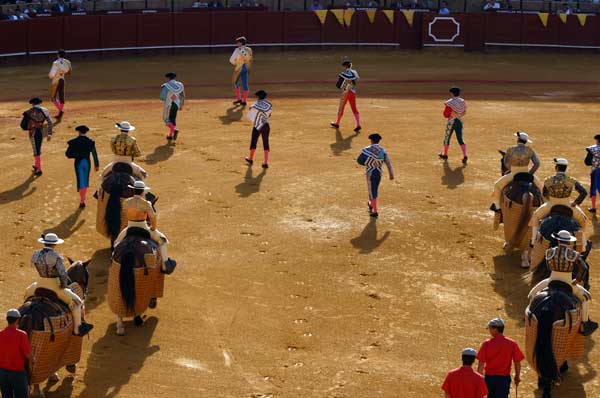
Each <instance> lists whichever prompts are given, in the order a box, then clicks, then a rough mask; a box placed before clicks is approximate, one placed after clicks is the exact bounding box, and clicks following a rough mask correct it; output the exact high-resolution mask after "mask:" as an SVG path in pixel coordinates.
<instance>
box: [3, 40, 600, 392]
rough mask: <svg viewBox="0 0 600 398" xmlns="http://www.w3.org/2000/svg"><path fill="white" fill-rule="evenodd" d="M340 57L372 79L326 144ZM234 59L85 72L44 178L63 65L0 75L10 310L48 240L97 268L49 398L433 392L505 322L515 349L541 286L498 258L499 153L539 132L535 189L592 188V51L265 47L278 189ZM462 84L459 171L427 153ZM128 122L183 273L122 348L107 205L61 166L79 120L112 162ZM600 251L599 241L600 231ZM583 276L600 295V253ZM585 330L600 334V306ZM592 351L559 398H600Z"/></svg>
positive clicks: (78, 74) (599, 355) (120, 63)
mask: <svg viewBox="0 0 600 398" xmlns="http://www.w3.org/2000/svg"><path fill="white" fill-rule="evenodd" d="M344 55H348V56H350V57H352V59H353V60H354V62H355V67H356V69H358V71H359V72H360V75H361V76H362V78H363V80H362V82H361V84H360V89H359V100H358V106H359V108H360V111H361V115H362V120H363V123H362V124H363V128H364V130H363V132H362V133H361V134H354V133H353V132H352V128H353V120H352V114H351V112H349V111H348V113H347V115H346V117H345V119H344V120H343V122H342V128H341V132H340V133H336V132H335V131H334V130H332V129H330V128H329V127H328V123H329V121H330V120H332V119H333V118H334V116H335V113H336V109H337V103H338V101H337V91H336V90H335V86H334V83H335V79H336V77H335V76H336V74H337V73H338V69H339V68H338V65H339V61H340V60H341V59H342V57H343V56H344ZM228 56H229V54H225V53H221V54H205V55H188V56H184V55H180V56H175V57H170V58H166V59H165V57H158V56H156V57H146V56H144V57H141V56H140V57H137V58H126V59H123V60H121V59H119V58H116V57H113V58H111V59H109V60H103V61H85V62H84V61H76V62H74V67H75V73H74V75H73V76H72V78H70V79H69V81H68V83H67V96H68V98H67V100H68V102H67V107H66V116H65V119H64V121H63V122H62V123H61V124H60V125H58V126H57V127H56V129H55V135H54V137H53V139H52V141H51V142H49V143H47V142H45V143H44V148H43V149H44V157H43V162H44V175H43V176H42V177H41V178H39V179H33V178H32V177H31V175H30V167H31V164H32V158H31V148H30V144H29V141H28V139H27V137H26V133H25V132H23V131H21V130H20V129H19V126H18V123H19V120H20V114H21V113H22V112H23V111H24V110H25V109H27V105H28V104H27V99H28V98H29V97H31V96H34V95H43V96H44V97H43V98H44V99H45V100H46V105H49V108H51V107H52V104H50V103H49V102H48V101H47V78H46V74H47V70H48V65H49V62H50V61H48V64H43V65H33V66H28V67H3V68H2V69H0V93H2V94H0V101H1V107H0V158H2V160H3V171H2V173H1V175H0V225H1V226H2V230H3V234H2V241H3V242H2V245H3V247H4V248H5V249H6V250H5V251H4V255H3V256H2V258H3V260H2V261H0V308H1V309H2V311H4V309H6V308H8V307H11V306H17V305H19V304H20V303H21V295H22V292H23V290H24V289H25V287H26V286H27V285H28V284H29V283H30V282H31V281H32V279H33V278H34V272H35V271H34V270H33V269H32V268H30V267H29V260H30V257H31V253H32V251H33V250H34V249H35V248H37V247H38V245H37V243H36V242H35V240H36V239H37V238H38V237H39V235H40V234H41V233H42V232H44V231H55V232H57V233H58V234H60V235H61V236H62V237H64V238H66V239H67V243H66V244H65V245H64V246H62V247H61V248H60V250H61V252H62V253H64V254H65V255H69V256H71V257H73V258H76V259H87V258H92V260H93V261H92V265H91V275H92V280H91V286H90V290H89V297H88V301H87V308H88V318H89V320H90V321H91V322H92V323H94V324H95V326H96V327H95V329H94V330H93V332H92V333H91V336H90V339H86V340H85V342H84V353H83V359H82V361H81V363H80V364H79V365H80V366H79V369H78V371H77V374H76V376H75V377H74V378H69V377H67V374H66V372H64V371H61V377H62V379H61V381H60V382H59V383H58V384H56V385H54V386H51V387H49V390H48V397H70V396H72V397H85V398H100V397H119V398H141V397H158V396H162V397H235V398H239V397H255V398H258V397H263V398H266V397H284V398H295V397H330V398H333V397H337V398H342V397H347V398H351V397H361V398H362V397H389V398H392V397H415V398H417V397H419V398H422V397H438V396H442V393H441V390H440V385H441V383H442V381H443V378H444V376H445V374H446V372H447V371H448V370H450V369H452V368H454V367H456V366H458V365H459V362H460V351H461V349H462V348H463V347H466V346H473V347H476V346H479V344H480V343H481V341H483V339H485V338H486V337H487V331H486V328H485V325H486V321H487V320H488V319H490V318H493V317H496V316H502V317H503V318H505V319H506V320H507V330H506V332H507V335H508V336H510V337H513V338H515V339H517V340H518V341H519V343H520V344H521V345H522V347H523V348H524V322H523V311H524V308H525V306H526V295H527V292H528V287H527V286H526V284H525V282H523V281H522V279H521V276H522V272H521V270H520V269H519V268H518V264H519V254H518V253H509V254H506V253H504V252H503V250H502V242H503V239H502V234H501V231H496V232H495V231H493V230H492V226H491V218H492V217H491V214H490V212H489V211H487V208H488V206H489V202H490V192H491V189H492V184H493V181H494V180H495V179H496V178H497V176H498V174H499V155H498V153H497V149H504V148H506V147H507V146H508V145H511V144H512V143H513V141H514V140H513V138H512V137H511V135H512V133H513V132H515V131H516V130H517V129H520V130H523V131H527V132H529V133H530V135H531V136H532V138H533V139H534V140H535V145H534V146H535V148H536V149H537V151H538V153H539V154H540V156H541V160H542V167H541V169H540V171H539V175H540V176H547V175H549V174H550V173H551V172H552V163H551V159H552V158H553V157H556V156H559V155H560V156H564V157H567V158H568V159H570V160H571V161H572V166H571V167H570V168H571V172H572V174H573V175H574V176H575V177H576V178H578V179H579V180H580V181H582V182H584V183H585V185H586V186H587V185H588V184H589V181H588V179H589V178H588V169H587V168H586V167H585V166H584V164H583V157H584V155H585V153H584V150H583V148H584V147H585V146H587V145H590V144H592V143H593V140H592V137H593V135H594V134H595V133H597V132H598V131H599V126H598V124H597V122H598V120H599V117H600V109H599V108H598V105H597V103H598V100H599V99H600V93H599V92H598V84H599V83H600V81H599V79H598V77H597V71H598V68H599V67H600V58H598V56H594V55H575V54H562V55H560V54H554V55H550V54H541V53H540V54H538V53H533V54H527V53H514V54H508V53H502V54H487V55H484V54H464V53H463V52H462V51H424V52H419V53H416V52H414V53H404V52H392V51H366V52H362V53H361V52H356V51H353V50H347V51H345V52H341V51H328V52H325V51H323V52H286V53H279V52H265V51H264V50H260V49H259V50H257V51H256V63H255V68H254V70H253V71H252V74H251V77H250V78H251V88H252V89H253V90H255V89H259V88H264V89H266V90H267V91H269V93H270V99H271V101H272V102H273V104H274V113H273V118H272V127H271V131H272V133H271V140H272V157H271V168H269V169H268V171H266V172H265V171H263V170H262V169H261V168H260V165H258V166H254V167H253V168H248V167H246V166H245V164H244V161H243V157H244V156H245V155H246V151H247V146H248V142H249V138H250V129H251V127H250V122H248V121H247V120H246V119H245V115H243V114H242V112H240V111H239V109H237V110H236V109H233V108H232V107H231V105H230V104H231V102H230V101H231V98H230V92H231V90H230V86H229V80H230V72H231V71H230V67H229V65H228V63H227V59H228ZM170 70H175V71H177V72H178V74H179V78H180V79H181V80H182V81H183V82H184V83H185V84H186V85H187V94H188V97H189V102H188V103H187V106H186V109H185V110H184V111H183V112H181V113H180V116H179V125H180V129H181V134H180V139H179V141H178V142H177V145H176V146H168V145H166V140H165V138H164V137H165V132H166V129H165V128H164V126H163V125H162V123H161V112H162V110H161V103H160V102H159V101H158V93H159V85H160V84H161V83H162V75H163V74H164V73H165V72H167V71H170ZM552 81H555V82H554V83H553V82H552ZM452 84H459V85H460V86H462V87H463V94H464V97H465V98H466V99H467V101H468V103H469V114H468V117H467V118H466V119H465V128H466V130H465V134H466V140H467V142H468V144H469V149H470V155H469V156H470V160H469V165H468V166H466V167H463V166H462V165H461V163H460V151H459V148H458V146H457V145H456V143H455V141H453V143H452V147H451V153H450V155H451V158H450V161H449V162H448V163H446V164H444V163H443V162H440V161H439V160H438V159H437V156H436V154H437V151H438V150H439V148H440V145H441V140H442V136H443V128H444V125H445V122H444V119H443V118H442V115H441V112H442V101H443V100H444V99H445V98H446V95H447V89H448V87H449V86H450V85H452ZM51 111H52V113H54V109H51ZM120 120H129V121H130V122H132V123H133V124H134V125H136V126H137V127H138V129H137V130H136V131H135V134H134V135H135V136H136V137H137V139H138V142H139V145H140V147H141V149H142V151H143V152H144V156H143V157H142V160H141V164H142V166H143V167H145V168H146V169H147V170H148V171H149V174H150V177H149V180H148V183H149V185H150V186H151V187H152V190H153V191H154V192H155V193H156V194H158V195H159V196H160V200H159V202H158V211H159V227H160V229H161V230H162V231H163V232H165V233H166V234H167V236H169V238H170V239H171V240H172V249H171V252H172V254H173V256H174V257H175V258H176V259H177V260H178V261H179V263H180V265H179V267H178V269H177V271H176V272H175V274H173V275H172V276H170V277H168V280H167V286H166V288H167V290H166V294H165V298H164V299H163V300H161V301H160V302H159V306H158V308H157V309H156V310H151V311H150V312H148V313H147V316H148V318H147V322H146V324H145V325H144V326H143V327H142V328H135V327H134V326H133V325H132V323H131V322H129V323H128V324H127V332H128V335H127V336H126V337H117V336H116V335H115V333H114V328H115V317H114V316H113V314H112V313H111V312H110V310H109V309H108V306H107V303H106V289H107V276H108V267H109V256H110V252H109V249H108V246H109V243H108V242H107V241H106V240H105V239H104V238H102V237H101V236H100V235H99V234H98V233H97V232H96V231H95V211H96V207H95V200H94V199H90V200H89V206H88V207H87V208H86V209H85V210H83V211H79V210H78V208H77V205H78V194H77V192H76V191H75V179H74V175H73V174H74V173H73V166H72V161H70V160H68V159H66V158H65V156H64V151H65V149H66V141H67V140H68V139H70V138H72V137H73V136H74V135H75V132H74V131H73V128H74V127H75V126H76V125H79V124H83V123H85V124H87V125H88V126H90V127H91V128H92V131H91V133H90V136H91V137H92V138H93V139H95V140H96V143H97V147H98V148H99V152H100V158H101V163H102V165H105V164H106V163H107V162H108V161H109V160H110V159H111V153H110V149H109V145H108V143H109V138H110V136H112V135H113V134H114V133H115V132H116V130H115V129H114V128H113V126H114V123H115V122H116V121H120ZM372 131H378V132H380V133H381V134H382V135H383V141H382V145H383V146H384V147H385V148H386V149H387V150H388V151H389V153H390V156H391V159H392V162H393V164H394V167H395V169H396V174H397V179H396V180H395V181H389V180H387V179H385V180H384V181H383V183H382V188H381V199H380V214H381V217H380V218H379V220H377V221H373V220H370V219H369V216H368V214H367V209H366V199H367V192H366V186H365V185H366V184H365V182H364V171H363V170H362V168H361V167H359V166H358V165H357V164H356V161H355V158H356V157H357V155H358V153H359V151H360V149H361V148H362V147H363V146H365V145H367V144H368V140H367V135H368V134H369V133H370V132H372ZM257 155H258V163H260V161H261V159H262V152H261V151H260V150H259V151H257ZM92 181H93V185H94V186H95V185H96V184H97V181H98V180H97V177H96V176H94V177H93V178H92ZM92 192H93V190H92ZM588 204H589V202H586V203H585V206H586V207H587V206H588ZM594 227H595V230H597V228H599V224H598V223H597V222H594ZM592 240H593V241H594V243H595V244H600V233H599V234H596V235H594V236H592ZM590 260H591V264H592V271H591V274H592V293H593V294H595V293H594V292H597V291H598V286H600V277H599V275H600V274H599V272H596V270H595V269H594V268H595V266H596V264H598V263H599V262H600V256H599V255H598V253H597V252H593V253H592V255H591V257H590ZM598 297H600V296H598ZM592 315H593V318H595V319H596V320H598V319H600V303H598V302H596V303H594V304H593V305H592ZM597 336H598V334H596V336H594V337H593V338H591V339H589V341H588V355H587V358H586V359H585V360H584V361H582V362H580V363H577V364H576V365H575V366H572V371H571V372H570V373H569V376H568V378H567V380H566V382H565V383H564V384H563V385H562V386H561V387H560V389H559V390H558V393H557V395H556V396H557V397H560V398H582V397H589V398H593V397H597V396H600V383H599V381H598V378H597V377H596V376H597V373H596V372H597V369H598V364H599V360H600V351H599V350H598V349H594V345H595V343H594V341H595V340H596V339H597V338H598V337H597ZM535 381H536V376H535V374H534V372H533V371H532V370H531V369H530V368H529V367H528V366H527V365H525V367H524V381H523V384H522V386H521V388H520V389H519V396H520V397H534V396H536V395H535V392H534V390H535Z"/></svg>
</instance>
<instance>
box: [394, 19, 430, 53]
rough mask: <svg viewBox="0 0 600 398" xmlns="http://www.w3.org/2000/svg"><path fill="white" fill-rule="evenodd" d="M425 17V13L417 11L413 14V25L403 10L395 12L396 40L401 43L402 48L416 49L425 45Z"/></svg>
mask: <svg viewBox="0 0 600 398" xmlns="http://www.w3.org/2000/svg"><path fill="white" fill-rule="evenodd" d="M424 17H425V14H424V13H422V12H416V13H415V15H414V16H413V23H412V26H411V25H410V24H409V23H408V21H407V20H406V17H405V16H404V15H402V13H401V12H396V13H395V17H394V24H395V25H396V32H397V33H396V40H397V41H398V43H399V44H400V48H403V49H410V50H416V49H420V48H421V47H423V42H424V37H423V36H422V29H423V28H422V27H423V25H424Z"/></svg>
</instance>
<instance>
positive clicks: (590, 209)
mask: <svg viewBox="0 0 600 398" xmlns="http://www.w3.org/2000/svg"><path fill="white" fill-rule="evenodd" d="M588 211H589V212H590V213H592V214H596V209H595V208H594V207H590V208H588Z"/></svg>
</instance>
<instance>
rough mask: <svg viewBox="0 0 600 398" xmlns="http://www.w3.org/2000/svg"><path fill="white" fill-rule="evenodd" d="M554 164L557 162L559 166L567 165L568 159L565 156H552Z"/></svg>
mask: <svg viewBox="0 0 600 398" xmlns="http://www.w3.org/2000/svg"><path fill="white" fill-rule="evenodd" d="M554 164H558V165H561V166H568V165H569V161H568V160H567V159H565V158H554Z"/></svg>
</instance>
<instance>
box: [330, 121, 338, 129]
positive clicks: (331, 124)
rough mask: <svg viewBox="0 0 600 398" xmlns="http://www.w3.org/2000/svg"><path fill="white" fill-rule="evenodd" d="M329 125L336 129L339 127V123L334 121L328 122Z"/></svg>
mask: <svg viewBox="0 0 600 398" xmlns="http://www.w3.org/2000/svg"><path fill="white" fill-rule="evenodd" d="M329 125H330V126H331V127H333V128H336V129H339V128H340V125H339V124H337V123H336V122H331V123H329Z"/></svg>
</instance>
